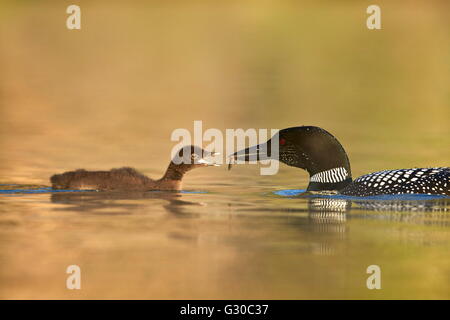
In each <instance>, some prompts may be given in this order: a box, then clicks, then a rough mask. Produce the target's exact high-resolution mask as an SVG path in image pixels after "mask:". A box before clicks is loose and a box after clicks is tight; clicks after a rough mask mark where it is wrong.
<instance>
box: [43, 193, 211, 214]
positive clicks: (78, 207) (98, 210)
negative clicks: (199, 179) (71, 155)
mask: <svg viewBox="0 0 450 320" xmlns="http://www.w3.org/2000/svg"><path fill="white" fill-rule="evenodd" d="M182 197H183V195H182V194H181V193H177V192H165V191H146V192H140V191H128V192H61V193H53V194H52V195H51V201H52V203H57V204H63V205H66V206H64V207H58V208H55V210H64V211H75V212H81V213H90V214H102V215H130V214H133V212H136V211H138V210H140V209H145V208H146V207H148V206H151V208H155V204H154V203H153V201H158V200H164V202H166V203H163V204H162V206H161V207H162V208H164V209H165V211H166V212H167V213H169V214H170V215H172V216H176V217H191V216H196V214H195V213H192V212H189V211H187V210H184V208H185V207H186V206H204V205H205V204H204V203H202V202H195V201H187V200H183V199H182ZM133 200H138V201H135V202H133ZM141 200H144V201H141ZM147 201H152V203H150V202H147Z"/></svg>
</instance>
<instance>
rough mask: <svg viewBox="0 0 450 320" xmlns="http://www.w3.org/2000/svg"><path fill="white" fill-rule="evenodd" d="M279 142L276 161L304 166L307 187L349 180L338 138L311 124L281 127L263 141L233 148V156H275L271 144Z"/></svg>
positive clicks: (331, 185)
mask: <svg viewBox="0 0 450 320" xmlns="http://www.w3.org/2000/svg"><path fill="white" fill-rule="evenodd" d="M276 142H278V143H277V144H278V148H279V152H278V157H279V161H281V162H283V163H285V164H287V165H288V166H291V167H297V168H301V169H304V170H306V171H307V172H308V173H309V176H310V182H309V185H308V191H318V190H341V189H343V188H345V187H346V186H347V185H349V184H350V183H351V182H352V173H351V169H350V161H349V160H348V156H347V153H346V152H345V150H344V148H343V147H342V145H341V144H340V142H339V141H338V140H337V139H336V138H335V137H334V136H333V135H332V134H331V133H329V132H328V131H326V130H324V129H322V128H319V127H314V126H302V127H292V128H286V129H283V130H280V131H279V132H278V133H277V134H276V135H274V136H273V137H272V138H271V139H270V140H268V141H267V142H266V143H264V144H260V145H257V146H253V147H250V148H247V149H244V150H241V151H238V152H236V153H235V154H234V155H233V156H235V157H236V159H242V160H244V159H245V160H249V159H251V156H252V155H256V156H257V160H259V159H264V158H266V159H267V158H273V159H274V158H277V155H275V152H272V145H275V143H276Z"/></svg>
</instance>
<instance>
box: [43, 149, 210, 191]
mask: <svg viewBox="0 0 450 320" xmlns="http://www.w3.org/2000/svg"><path fill="white" fill-rule="evenodd" d="M217 154H218V153H215V152H208V151H205V150H203V149H201V148H199V147H196V146H186V147H183V148H181V149H180V151H179V152H178V154H177V155H176V156H175V157H174V158H173V159H172V161H171V162H170V164H169V167H168V168H167V170H166V173H165V174H164V176H163V177H162V178H161V179H159V180H153V179H150V178H148V177H146V176H145V175H143V174H141V173H139V172H138V171H137V170H135V169H133V168H128V167H124V168H120V169H111V170H110V171H86V170H84V169H79V170H76V171H69V172H64V173H62V174H55V175H53V176H52V177H51V178H50V181H51V183H52V188H53V189H72V190H101V191H150V190H164V191H178V190H181V187H182V184H181V180H182V179H183V175H184V174H185V173H186V172H188V171H190V170H192V169H195V168H199V167H205V166H212V165H214V166H216V165H217V164H214V163H212V162H209V161H206V160H205V159H204V158H205V157H210V156H215V155H217Z"/></svg>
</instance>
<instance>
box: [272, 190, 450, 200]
mask: <svg viewBox="0 0 450 320" xmlns="http://www.w3.org/2000/svg"><path fill="white" fill-rule="evenodd" d="M305 192H306V190H302V189H286V190H277V191H274V192H273V193H274V194H276V195H278V196H283V197H294V196H298V195H300V194H302V193H305ZM305 197H310V198H329V199H342V200H400V201H423V200H435V199H450V197H448V196H445V195H439V194H392V195H378V196H367V197H355V196H346V195H342V194H331V195H330V194H317V193H315V194H311V193H307V194H305Z"/></svg>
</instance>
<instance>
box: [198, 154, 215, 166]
mask: <svg viewBox="0 0 450 320" xmlns="http://www.w3.org/2000/svg"><path fill="white" fill-rule="evenodd" d="M218 155H220V153H219V152H205V154H204V157H203V158H201V159H199V160H197V164H203V165H205V166H214V167H218V166H220V164H217V163H215V162H214V161H210V160H206V159H205V158H209V157H215V156H218Z"/></svg>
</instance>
